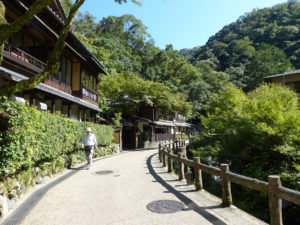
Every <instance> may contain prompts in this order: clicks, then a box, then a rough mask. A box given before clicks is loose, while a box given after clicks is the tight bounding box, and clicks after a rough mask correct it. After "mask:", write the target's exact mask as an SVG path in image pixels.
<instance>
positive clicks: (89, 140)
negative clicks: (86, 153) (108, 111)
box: [81, 134, 97, 146]
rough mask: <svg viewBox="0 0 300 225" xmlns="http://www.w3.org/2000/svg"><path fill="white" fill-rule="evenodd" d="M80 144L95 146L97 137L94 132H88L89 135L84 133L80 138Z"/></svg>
mask: <svg viewBox="0 0 300 225" xmlns="http://www.w3.org/2000/svg"><path fill="white" fill-rule="evenodd" d="M81 144H82V145H83V146H87V145H93V146H97V139H96V136H95V135H94V134H90V135H85V136H84V137H83V139H82V142H81Z"/></svg>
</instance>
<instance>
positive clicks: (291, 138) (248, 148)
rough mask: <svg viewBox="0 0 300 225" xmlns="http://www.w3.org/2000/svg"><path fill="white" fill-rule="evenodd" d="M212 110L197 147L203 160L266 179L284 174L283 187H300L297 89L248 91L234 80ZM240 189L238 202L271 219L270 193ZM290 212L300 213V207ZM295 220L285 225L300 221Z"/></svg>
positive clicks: (215, 98)
mask: <svg viewBox="0 0 300 225" xmlns="http://www.w3.org/2000/svg"><path fill="white" fill-rule="evenodd" d="M206 110H207V116H202V117H201V120H202V122H203V125H204V133H203V134H202V135H201V136H198V140H197V141H196V142H195V143H194V144H193V146H192V148H193V149H196V150H195V151H194V152H195V154H197V155H200V156H201V159H203V161H206V162H208V163H210V164H215V165H216V164H219V163H228V164H230V170H231V171H234V172H236V173H239V174H243V175H246V176H249V177H253V178H257V179H260V180H265V181H266V180H267V177H268V175H274V174H279V175H280V176H281V179H282V182H283V185H285V186H287V187H289V188H292V189H295V190H298V191H299V190H300V188H299V183H300V176H299V168H300V151H299V150H300V110H299V104H298V98H297V96H296V94H295V93H294V92H293V91H291V90H289V89H288V88H285V87H281V86H277V85H271V86H268V85H262V86H260V87H259V88H257V89H255V90H254V91H251V92H249V93H248V94H245V93H244V92H243V91H242V90H241V89H237V88H235V87H234V86H233V85H231V84H230V85H227V86H226V88H225V89H224V90H223V91H221V92H220V94H219V95H217V94H213V95H212V96H211V98H210V99H209V101H208V105H207V108H206ZM234 193H236V195H237V196H238V199H239V200H238V202H236V203H235V204H237V205H238V206H239V207H242V208H243V209H244V210H247V211H250V212H251V213H254V214H255V215H256V216H259V217H260V218H262V219H264V220H267V218H268V212H267V211H266V209H265V208H266V207H265V206H267V204H266V203H267V201H266V196H264V195H260V194H258V193H257V192H254V191H250V190H248V189H247V190H246V189H241V188H240V187H236V189H235V190H234ZM243 199H245V200H243ZM250 200H251V204H249V203H248V204H247V202H249V201H250ZM287 210H288V211H289V213H291V214H293V213H295V212H297V210H298V213H299V207H298V208H297V207H296V208H295V209H291V207H289V208H288V209H287ZM295 210H296V211H295ZM291 214H290V215H291ZM289 218H291V217H290V216H286V218H285V219H286V220H287V221H286V223H285V224H297V223H289V222H288V221H289ZM293 218H294V217H293ZM290 222H291V221H290ZM294 222H295V221H294ZM298 222H299V221H298Z"/></svg>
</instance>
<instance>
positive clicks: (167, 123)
mask: <svg viewBox="0 0 300 225" xmlns="http://www.w3.org/2000/svg"><path fill="white" fill-rule="evenodd" d="M153 124H154V125H158V126H165V127H175V124H174V122H173V121H154V122H153Z"/></svg>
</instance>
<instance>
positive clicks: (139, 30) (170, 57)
mask: <svg viewBox="0 0 300 225" xmlns="http://www.w3.org/2000/svg"><path fill="white" fill-rule="evenodd" d="M74 29H75V30H76V32H77V36H78V37H79V38H80V40H82V41H83V42H84V43H85V44H86V46H87V47H88V48H89V49H90V50H91V51H92V52H93V53H94V54H95V55H96V56H97V57H98V58H99V59H100V60H102V61H103V62H104V64H105V65H106V70H107V71H108V72H109V73H110V74H116V73H120V74H124V73H127V72H130V73H134V74H136V75H138V76H139V77H141V78H143V79H146V80H151V81H154V82H160V83H163V84H165V85H167V86H168V87H170V89H171V90H172V92H174V93H183V94H184V95H186V96H188V99H187V100H188V101H189V102H191V103H192V105H193V116H194V117H195V118H196V117H197V116H198V114H199V113H200V112H203V105H204V104H205V102H206V101H207V97H208V96H209V95H210V94H211V93H212V92H215V91H218V90H219V89H221V88H222V87H223V86H224V84H225V83H226V82H227V81H228V76H227V74H225V73H224V72H216V71H214V70H213V66H212V67H211V66H210V65H209V64H206V63H204V62H201V63H197V65H196V66H193V65H191V64H190V63H189V62H188V61H187V60H186V59H184V58H183V57H182V56H181V55H180V54H179V52H178V51H176V50H174V49H173V47H172V45H167V46H166V48H165V49H164V50H161V49H159V48H157V47H155V46H154V42H153V40H152V39H151V36H150V35H149V34H148V32H147V29H146V27H145V25H144V24H143V23H142V21H140V20H138V19H136V18H135V17H134V16H132V15H123V16H121V17H115V16H109V17H106V18H103V19H102V20H101V21H100V22H99V23H96V22H95V20H94V17H93V16H92V15H90V14H89V13H85V14H79V16H78V17H77V19H76V20H75V22H74ZM237 51H238V50H237ZM102 87H103V88H104V89H110V88H111V87H109V86H104V85H102ZM140 87H142V86H141V85H140ZM100 91H101V90H100ZM108 97H109V96H108ZM109 98H110V97H109ZM167 103H168V102H167ZM167 108H170V107H169V106H167Z"/></svg>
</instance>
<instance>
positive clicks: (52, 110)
mask: <svg viewBox="0 0 300 225" xmlns="http://www.w3.org/2000/svg"><path fill="white" fill-rule="evenodd" d="M51 104H52V109H51V112H52V113H55V100H53V99H52V101H51Z"/></svg>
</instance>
